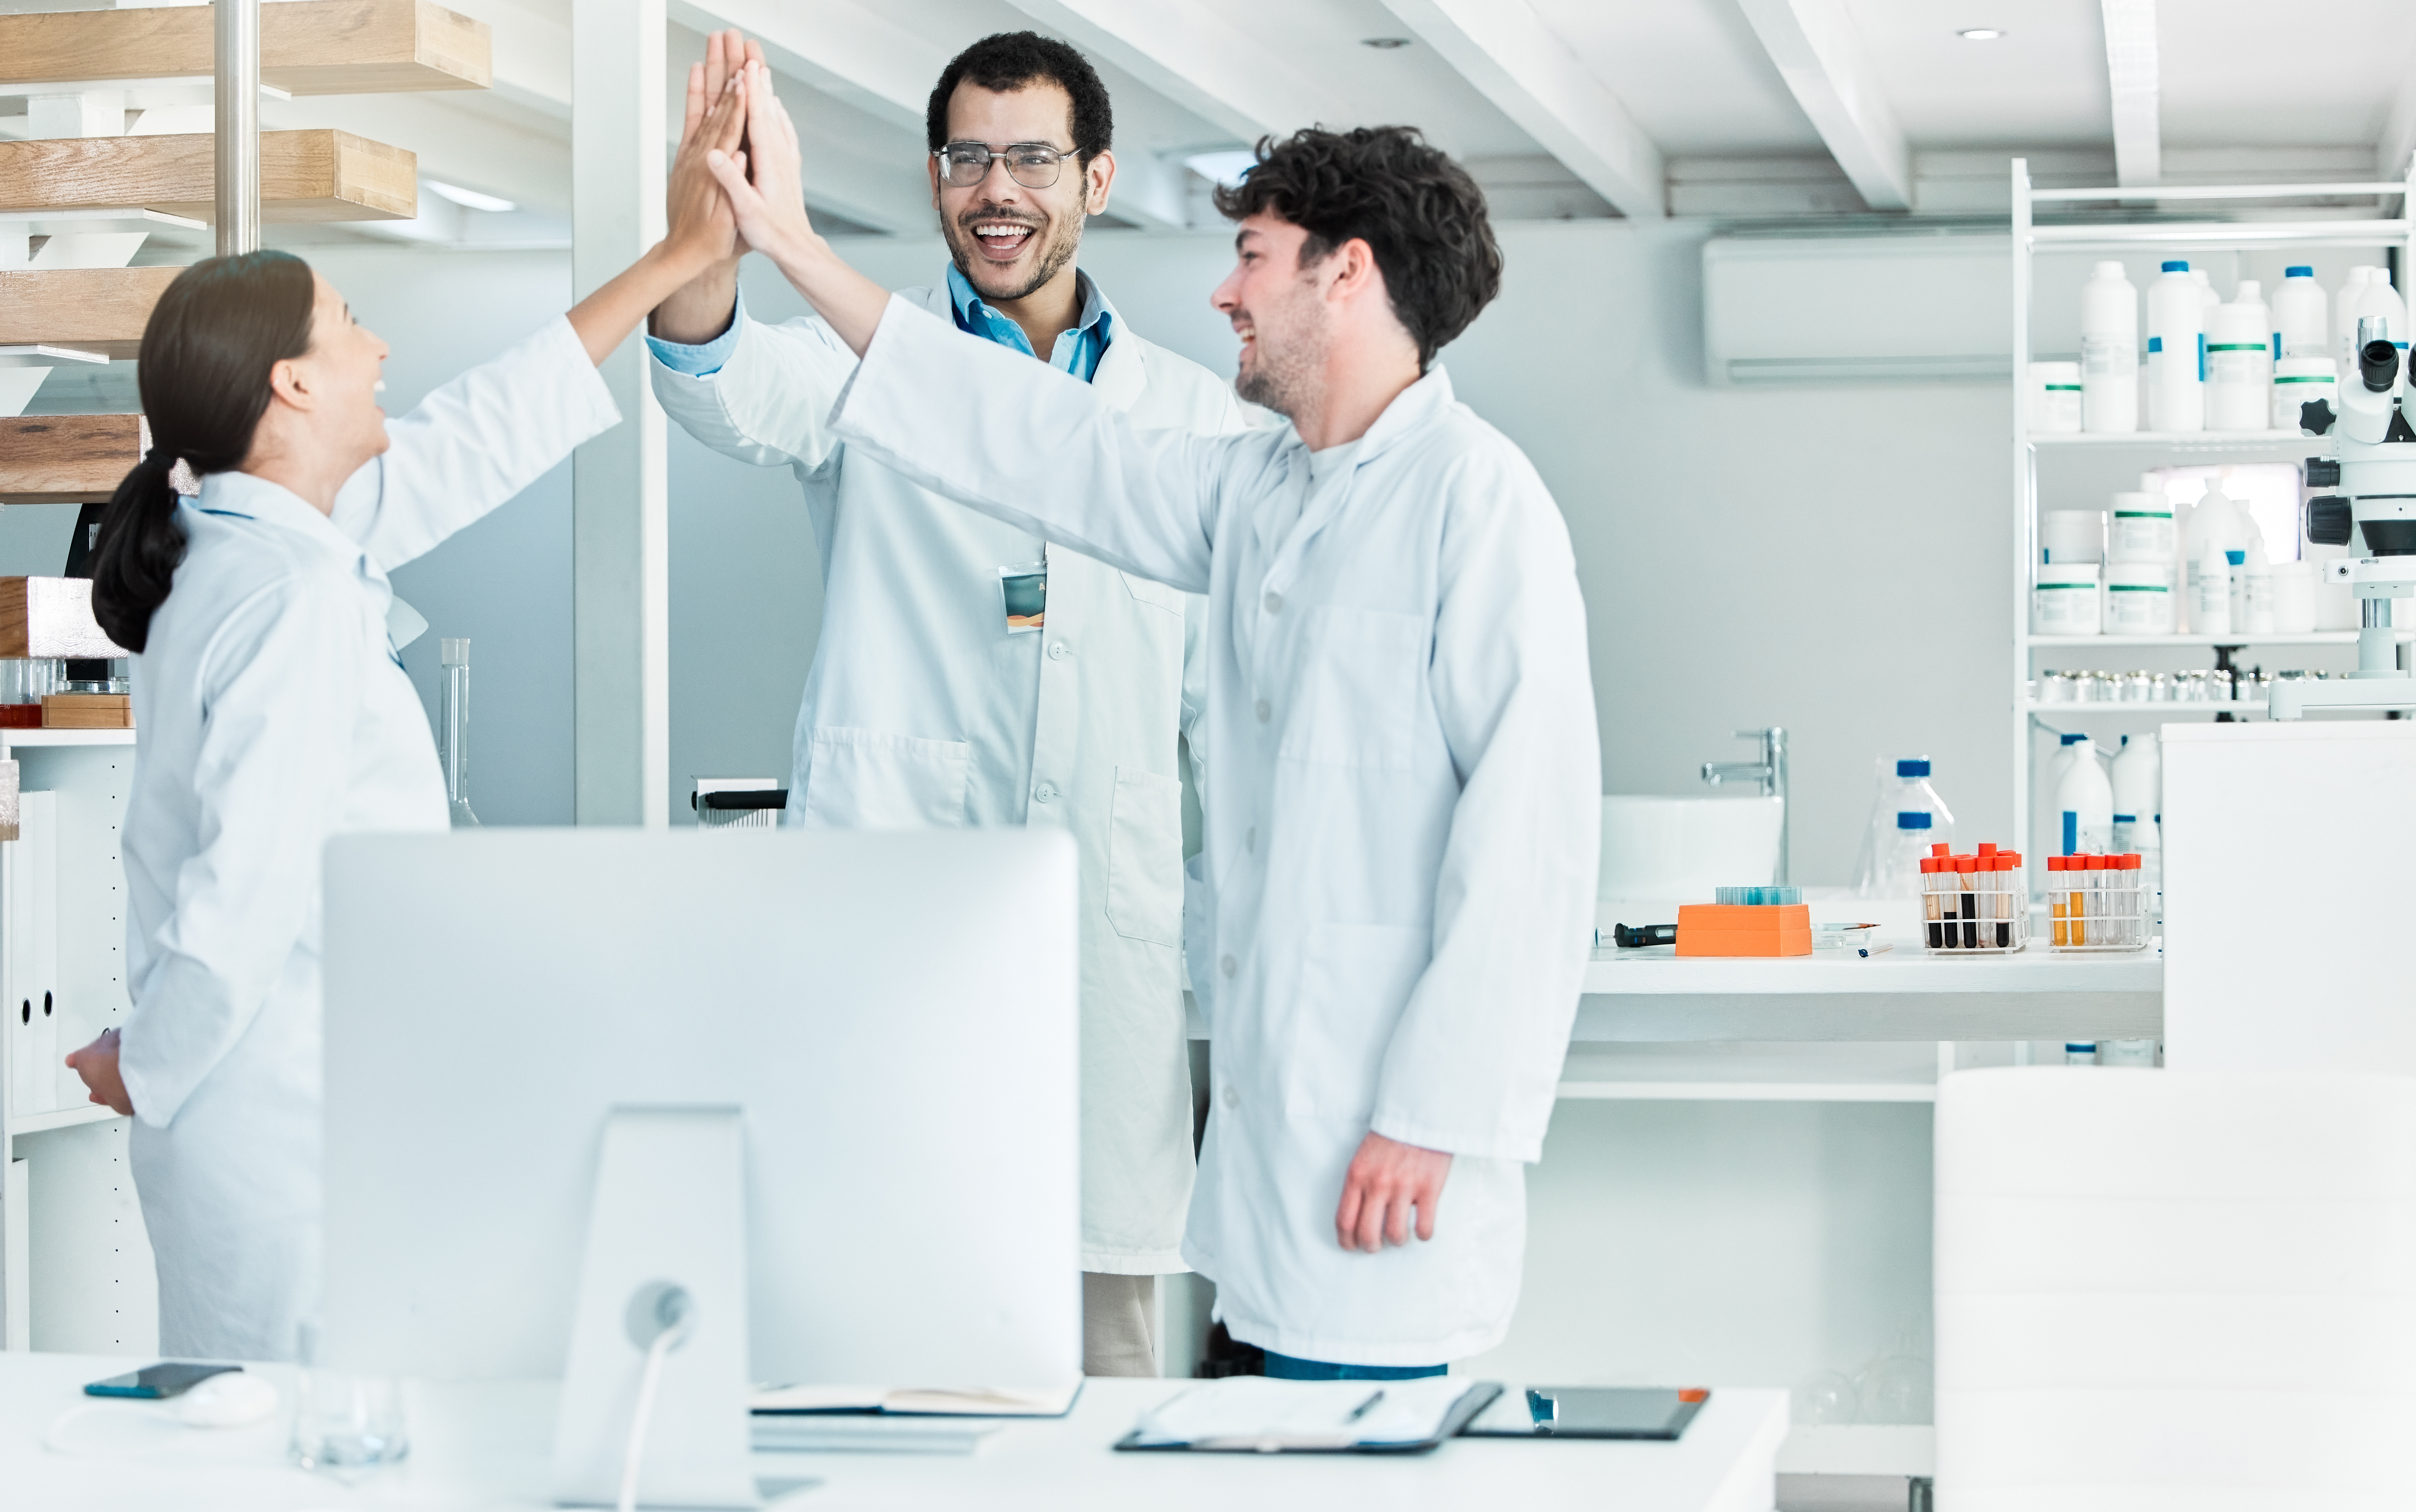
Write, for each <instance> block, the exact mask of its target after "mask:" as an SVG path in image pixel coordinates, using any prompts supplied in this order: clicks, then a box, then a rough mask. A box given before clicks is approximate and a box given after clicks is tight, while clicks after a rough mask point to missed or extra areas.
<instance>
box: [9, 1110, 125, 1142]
mask: <svg viewBox="0 0 2416 1512" xmlns="http://www.w3.org/2000/svg"><path fill="white" fill-rule="evenodd" d="M124 1116H125V1114H123V1113H116V1112H112V1111H110V1110H108V1109H106V1108H103V1107H102V1106H100V1104H98V1103H87V1104H85V1105H84V1106H83V1107H82V1108H61V1109H59V1110H57V1111H53V1112H47V1113H27V1114H26V1115H25V1116H24V1117H23V1118H12V1119H10V1120H8V1137H9V1138H10V1139H16V1138H18V1137H20V1136H22V1135H26V1134H48V1133H50V1132H51V1131H52V1130H53V1129H60V1128H74V1127H76V1126H78V1125H81V1124H99V1123H106V1122H107V1121H108V1120H110V1119H113V1118H122V1117H124Z"/></svg>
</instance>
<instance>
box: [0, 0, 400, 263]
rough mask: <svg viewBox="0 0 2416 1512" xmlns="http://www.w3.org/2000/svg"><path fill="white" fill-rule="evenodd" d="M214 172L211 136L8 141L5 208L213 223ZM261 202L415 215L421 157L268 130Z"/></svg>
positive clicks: (345, 138)
mask: <svg viewBox="0 0 2416 1512" xmlns="http://www.w3.org/2000/svg"><path fill="white" fill-rule="evenodd" d="M290 3H292V4H296V5H300V4H308V3H310V0H290ZM142 13H143V12H140V11H126V12H115V11H105V10H93V11H78V12H72V14H79V15H93V16H104V15H115V14H126V15H139V14H142ZM216 177H217V169H216V167H215V165H214V163H213V158H212V151H211V138H210V136H209V135H208V134H207V133H200V134H196V135H192V136H171V137H54V138H50V139H47V140H41V141H35V142H0V206H6V207H8V208H9V209H12V210H97V209H132V208H141V209H146V210H163V211H165V212H167V213H168V214H170V215H180V216H189V217H191V218H192V219H197V220H207V219H210V218H211V215H212V214H213V211H212V208H211V197H210V187H211V185H212V183H213V182H214V181H215V179H216ZM260 199H261V209H262V211H263V213H264V215H265V217H266V219H270V220H280V221H294V220H408V219H412V218H413V217H414V216H416V215H417V214H418V213H419V177H418V159H416V158H415V156H414V155H413V154H411V153H409V152H406V151H404V150H403V149H402V148H400V147H389V146H387V145H385V144H383V143H378V142H370V141H369V140H367V139H366V138H362V137H356V136H355V135H353V134H352V133H351V132H349V131H333V130H315V131H263V132H262V133H261V134H260Z"/></svg>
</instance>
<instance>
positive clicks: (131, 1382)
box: [83, 1360, 243, 1401]
mask: <svg viewBox="0 0 2416 1512" xmlns="http://www.w3.org/2000/svg"><path fill="white" fill-rule="evenodd" d="M242 1368H243V1367H242V1366H240V1365H195V1364H193V1363H191V1362H190V1361H185V1360H168V1361H163V1362H162V1363H160V1364H159V1365H146V1366H144V1367H143V1368H142V1369H140V1370H136V1371H134V1372H133V1373H132V1374H130V1375H113V1376H111V1377H110V1378H109V1379H108V1380H106V1381H96V1382H94V1383H92V1384H90V1385H88V1386H86V1387H84V1388H83V1394H84V1395H85V1396H87V1397H140V1398H142V1399H143V1400H145V1401H163V1400H165V1399H168V1398H170V1397H181V1396H183V1395H184V1394H185V1393H186V1392H188V1391H190V1390H192V1389H193V1388H194V1387H195V1386H197V1385H200V1384H201V1383H203V1382H204V1381H207V1380H208V1379H209V1378H210V1377H212V1376H214V1375H225V1374H227V1373H229V1372H230V1371H234V1370H240V1369H242Z"/></svg>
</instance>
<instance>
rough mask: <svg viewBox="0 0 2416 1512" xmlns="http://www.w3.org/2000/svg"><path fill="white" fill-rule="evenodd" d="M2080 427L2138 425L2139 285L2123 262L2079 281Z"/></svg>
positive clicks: (2105, 265) (2127, 427) (2103, 265)
mask: <svg viewBox="0 0 2416 1512" xmlns="http://www.w3.org/2000/svg"><path fill="white" fill-rule="evenodd" d="M2080 428H2081V429H2082V430H2083V431H2137V430H2138V429H2139V291H2138V290H2137V289H2136V288H2134V287H2132V285H2131V280H2129V279H2127V278H2125V277H2123V274H2122V264H2120V263H2110V262H2109V263H2100V264H2098V265H2097V271H2096V272H2095V273H2094V274H2093V275H2092V276H2091V278H2090V280H2089V281H2088V282H2086V283H2084V284H2082V285H2081V286H2080Z"/></svg>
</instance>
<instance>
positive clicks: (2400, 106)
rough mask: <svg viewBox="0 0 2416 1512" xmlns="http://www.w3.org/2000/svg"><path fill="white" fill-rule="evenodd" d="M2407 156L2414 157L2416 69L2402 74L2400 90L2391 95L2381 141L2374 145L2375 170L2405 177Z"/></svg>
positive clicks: (2415, 144)
mask: <svg viewBox="0 0 2416 1512" xmlns="http://www.w3.org/2000/svg"><path fill="white" fill-rule="evenodd" d="M2410 158H2416V70H2409V71H2407V72H2405V73H2404V74H2403V76H2402V77H2401V79H2400V81H2399V92H2398V93H2397V94H2396V95H2394V96H2393V97H2392V99H2391V114H2390V115H2389V116H2388V117H2387V118H2386V119H2385V120H2384V121H2383V123H2382V144H2381V145H2380V146H2379V147H2378V148H2377V149H2376V156H2375V163H2374V170H2375V173H2376V174H2378V175H2379V176H2381V177H2383V178H2406V177H2407V176H2408V160H2409V159H2410Z"/></svg>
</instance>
